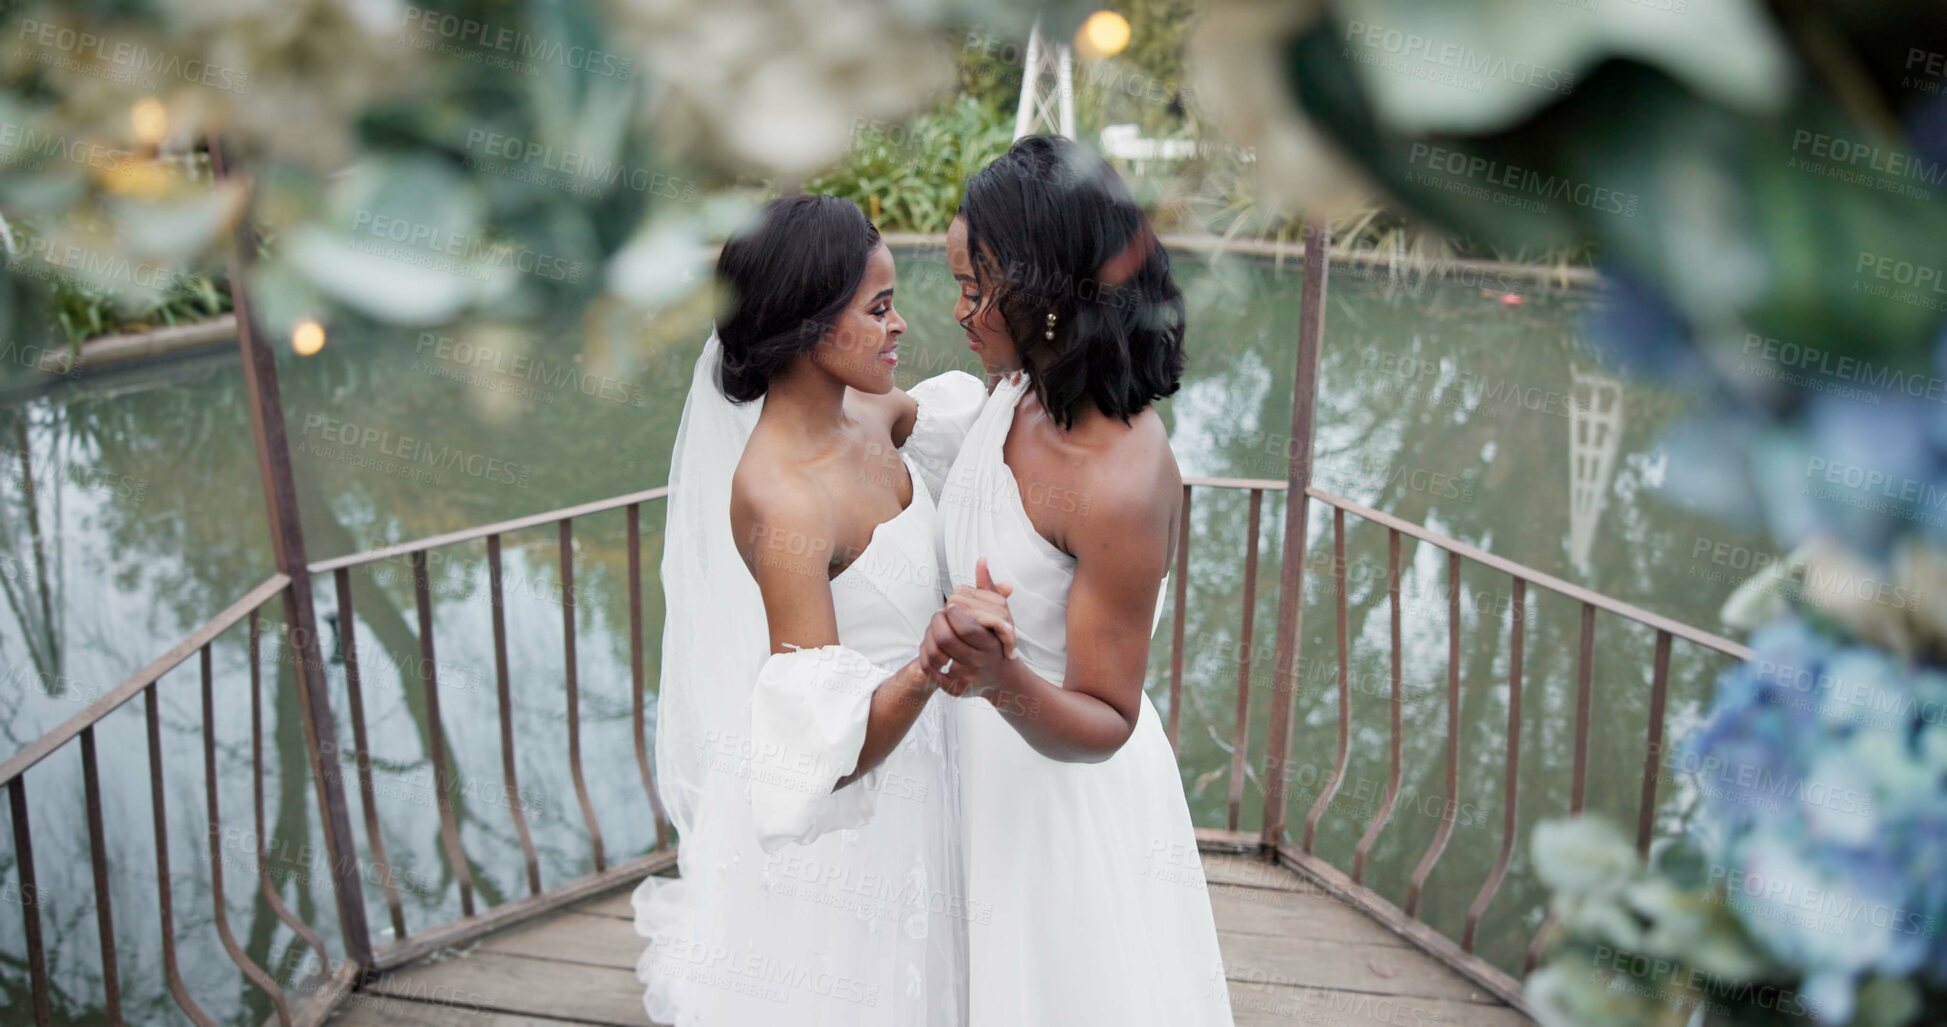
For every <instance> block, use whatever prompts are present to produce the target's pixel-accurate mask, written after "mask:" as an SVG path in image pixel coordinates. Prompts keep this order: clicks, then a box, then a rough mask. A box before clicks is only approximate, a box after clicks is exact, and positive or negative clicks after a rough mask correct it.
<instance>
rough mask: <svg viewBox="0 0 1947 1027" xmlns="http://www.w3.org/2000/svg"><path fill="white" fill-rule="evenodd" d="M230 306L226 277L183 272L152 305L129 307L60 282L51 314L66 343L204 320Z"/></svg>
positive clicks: (81, 287)
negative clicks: (185, 273)
mask: <svg viewBox="0 0 1947 1027" xmlns="http://www.w3.org/2000/svg"><path fill="white" fill-rule="evenodd" d="M229 310H230V289H229V284H228V282H227V280H226V279H225V278H224V277H222V276H211V275H200V274H196V275H184V276H182V277H180V278H178V279H177V280H176V282H175V283H174V284H173V285H171V286H170V287H169V288H168V289H166V290H164V292H163V293H162V295H161V297H160V298H158V299H157V300H156V301H155V302H154V303H150V304H146V305H143V306H140V307H137V308H135V309H133V310H131V309H127V308H125V307H124V306H123V305H122V304H120V303H118V302H117V301H116V298H115V297H114V296H112V295H110V294H108V293H105V292H101V291H99V290H95V289H89V288H87V287H86V286H82V285H78V284H74V283H70V282H62V283H60V284H58V285H56V286H55V287H54V294H53V301H52V313H53V317H54V321H55V323H56V324H58V325H59V326H60V329H61V334H62V335H63V336H64V337H65V338H66V339H67V341H68V345H70V346H78V345H80V344H81V342H82V341H83V340H86V339H92V338H95V337H96V336H101V335H117V334H121V333H124V332H139V331H146V330H148V329H152V328H161V327H167V326H172V325H181V324H193V323H195V322H197V321H205V320H208V319H209V318H212V317H216V316H217V315H219V314H223V313H227V312H228V311H229Z"/></svg>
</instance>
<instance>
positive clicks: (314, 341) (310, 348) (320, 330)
mask: <svg viewBox="0 0 1947 1027" xmlns="http://www.w3.org/2000/svg"><path fill="white" fill-rule="evenodd" d="M324 344H325V330H324V325H321V324H319V323H318V322H316V321H312V320H309V319H306V320H303V321H299V322H298V323H297V327H296V328H293V329H291V349H292V350H293V351H295V352H296V353H297V355H298V356H300V357H309V356H315V355H317V352H318V351H319V350H321V349H324Z"/></svg>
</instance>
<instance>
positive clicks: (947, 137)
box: [805, 95, 1014, 232]
mask: <svg viewBox="0 0 1947 1027" xmlns="http://www.w3.org/2000/svg"><path fill="white" fill-rule="evenodd" d="M1013 135H1014V124H1013V117H1012V116H1011V115H1007V114H1004V113H1003V112H1001V111H1000V110H998V109H996V108H994V107H993V106H991V105H989V104H986V103H983V102H981V100H980V99H979V98H978V97H975V96H969V95H961V96H957V97H954V98H953V99H951V100H948V101H946V102H944V103H942V104H940V105H939V106H938V107H936V108H934V109H933V110H931V111H928V112H927V113H925V114H922V115H920V116H919V117H916V118H914V119H912V120H911V121H909V122H907V123H905V124H903V125H897V124H890V125H881V124H877V123H870V124H865V125H863V126H862V127H861V128H860V129H859V130H858V131H857V132H855V133H854V136H853V144H852V148H851V150H849V151H848V152H847V153H846V156H845V160H844V162H843V163H842V164H840V165H839V166H838V167H836V168H833V169H832V170H830V171H827V172H825V173H824V174H822V175H819V176H818V177H817V178H814V179H812V180H811V181H809V182H807V183H805V190H806V191H807V192H814V193H830V194H832V195H834V196H843V197H845V198H847V199H849V200H851V201H853V202H854V203H857V204H858V205H859V206H860V207H862V208H864V210H865V211H866V213H867V214H869V215H871V216H872V218H873V220H874V222H875V223H876V224H878V226H879V227H880V228H881V229H883V230H886V231H903V232H943V231H946V227H947V225H948V224H949V223H951V222H952V220H953V214H954V212H955V211H956V210H959V209H960V194H961V191H962V190H963V189H964V188H965V187H966V183H967V177H968V176H969V175H972V174H973V173H974V172H975V171H978V170H979V169H980V168H981V166H982V165H985V164H986V163H987V162H988V161H991V160H993V159H994V158H995V157H998V156H1000V155H1001V154H1002V153H1004V152H1006V150H1007V147H1008V145H1009V144H1010V143H1011V142H1012V141H1013Z"/></svg>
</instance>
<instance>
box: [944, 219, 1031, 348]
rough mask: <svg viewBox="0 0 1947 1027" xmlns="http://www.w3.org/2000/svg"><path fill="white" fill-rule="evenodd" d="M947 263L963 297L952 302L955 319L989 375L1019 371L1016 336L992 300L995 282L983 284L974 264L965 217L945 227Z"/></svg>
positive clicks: (948, 269) (969, 346)
mask: <svg viewBox="0 0 1947 1027" xmlns="http://www.w3.org/2000/svg"><path fill="white" fill-rule="evenodd" d="M946 266H947V271H948V272H950V273H951V274H952V275H953V281H954V282H955V283H956V284H957V285H959V287H960V296H959V298H958V299H957V300H955V301H954V303H953V319H954V320H955V321H958V322H960V327H962V328H964V329H966V331H967V348H968V349H970V350H973V351H974V352H975V353H977V354H979V355H980V364H981V366H982V367H983V368H985V369H986V370H987V373H988V374H989V375H997V374H1007V373H1009V372H1013V371H1018V370H1020V369H1021V356H1020V352H1019V351H1018V349H1017V348H1016V347H1015V345H1014V337H1013V336H1011V335H1009V334H1008V332H1007V321H1006V319H1005V318H1003V317H1002V316H1001V311H1000V307H999V306H997V305H996V304H994V303H993V302H992V299H993V297H992V296H991V295H990V290H991V286H992V284H993V283H991V282H989V283H984V284H983V282H982V281H981V275H980V274H979V273H978V272H977V271H976V269H975V267H974V259H973V250H972V248H971V246H970V245H969V243H968V233H967V219H966V218H965V217H956V218H954V219H953V224H952V225H950V226H948V228H947V230H946Z"/></svg>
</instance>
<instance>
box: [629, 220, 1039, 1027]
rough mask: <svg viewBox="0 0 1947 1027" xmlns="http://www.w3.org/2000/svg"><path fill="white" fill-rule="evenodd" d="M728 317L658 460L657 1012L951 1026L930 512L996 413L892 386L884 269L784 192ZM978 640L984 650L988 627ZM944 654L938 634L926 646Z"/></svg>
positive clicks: (735, 261)
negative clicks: (661, 471) (664, 872)
mask: <svg viewBox="0 0 1947 1027" xmlns="http://www.w3.org/2000/svg"><path fill="white" fill-rule="evenodd" d="M716 278H717V283H718V285H719V286H720V287H721V288H722V290H723V291H724V293H725V296H724V302H725V304H726V310H725V311H724V312H723V314H722V316H720V317H719V319H718V324H717V331H716V333H715V334H713V335H712V336H711V338H710V340H709V342H708V343H707V344H706V345H705V346H704V349H703V354H702V356H701V357H699V358H698V360H697V363H696V370H695V373H694V375H693V377H692V380H691V383H690V392H689V397H688V399H687V400H686V401H685V403H684V406H683V417H682V423H681V427H680V428H679V429H678V432H677V441H676V451H675V455H674V458H673V460H672V462H671V470H670V495H669V519H668V524H667V528H666V536H665V537H666V543H665V555H664V558H663V569H662V573H663V585H664V589H665V592H666V596H667V600H668V603H667V605H668V614H667V620H666V624H665V628H664V635H663V668H662V681H661V696H660V700H659V714H658V721H657V726H656V769H657V773H658V775H659V779H660V780H659V790H660V791H661V793H662V795H663V798H664V801H665V804H666V806H667V808H668V811H669V814H670V818H671V820H672V821H673V822H674V824H675V826H676V829H677V831H678V833H679V835H680V837H681V849H680V856H679V858H678V867H679V870H680V874H681V876H680V879H663V878H653V877H652V878H650V879H648V880H646V881H644V882H643V883H642V885H641V886H640V887H639V888H638V889H637V890H636V893H635V896H634V905H635V911H636V917H635V922H636V930H637V931H638V933H640V934H642V935H643V936H644V937H646V938H648V939H649V944H648V946H647V948H646V950H645V951H644V953H643V954H642V957H641V958H640V960H639V961H638V962H637V966H636V974H637V977H638V978H639V979H640V980H642V982H643V984H644V986H645V989H646V991H645V997H644V1006H645V1009H646V1010H647V1012H648V1014H649V1016H650V1017H651V1018H652V1019H654V1020H656V1021H658V1022H662V1023H670V1024H675V1025H678V1027H689V1025H744V1024H786V1025H800V1024H833V1025H837V1024H844V1025H848V1027H849V1025H856V1024H865V1025H874V1024H883V1025H887V1027H892V1025H929V1027H957V1025H960V1024H962V1023H964V1022H965V1016H966V1005H967V979H966V967H967V952H966V946H967V931H968V924H969V922H970V921H972V922H975V923H977V922H978V921H979V919H980V915H981V914H980V911H979V910H978V909H970V908H968V906H967V903H966V902H965V900H964V898H963V895H964V891H963V886H962V882H963V880H964V871H963V868H962V866H961V862H960V831H961V825H960V817H959V787H958V781H957V778H956V775H957V770H956V766H955V762H954V751H953V750H954V741H955V737H956V732H955V731H954V729H953V727H952V724H951V723H950V721H949V720H948V717H950V716H951V713H952V711H951V710H950V708H949V706H950V704H949V701H948V700H946V699H944V698H941V699H939V700H938V701H933V693H934V692H935V691H937V690H938V687H939V684H938V682H939V680H941V678H940V676H939V675H936V674H935V673H934V672H932V671H929V669H928V667H929V665H928V664H926V663H923V662H922V660H921V659H920V652H921V649H922V643H924V644H925V647H926V651H927V653H928V654H929V655H930V656H931V657H932V658H933V659H934V661H935V663H934V664H932V666H938V665H940V664H941V663H943V662H944V657H943V656H942V655H941V654H942V653H950V652H952V651H960V652H963V653H964V652H965V650H964V649H956V648H955V647H956V646H957V645H958V643H957V642H954V641H950V639H952V638H953V637H954V636H953V628H954V627H957V628H958V630H960V631H961V632H963V633H964V632H968V631H987V632H992V633H993V635H995V636H1000V637H1004V638H1006V639H1007V640H1008V642H1009V643H1010V644H1011V634H1010V631H1011V627H1010V626H1009V625H1008V624H1006V622H1005V617H1004V615H1002V616H998V617H996V616H992V615H985V614H983V615H981V616H983V617H984V618H985V619H983V620H981V621H980V622H979V624H978V625H977V626H976V625H975V624H974V623H973V622H972V621H971V620H970V619H969V615H968V614H966V613H964V612H963V613H959V614H955V615H954V617H955V618H956V620H955V621H954V622H953V624H952V625H949V623H948V622H947V620H946V618H945V617H944V615H943V614H942V604H941V592H942V589H941V584H940V573H939V568H938V565H937V560H936V557H935V550H936V531H935V524H934V518H935V514H936V511H935V506H934V503H935V500H936V498H937V495H938V491H939V488H940V482H941V480H942V479H943V477H944V475H945V472H946V470H947V467H948V466H949V464H950V463H951V460H952V457H953V455H954V453H955V452H956V451H957V449H958V447H959V442H960V439H961V437H962V436H963V435H964V434H965V432H966V429H967V427H968V426H969V425H970V424H971V423H972V419H973V417H974V416H975V414H976V413H977V412H978V409H979V407H980V404H981V403H982V401H983V400H984V399H985V389H984V387H983V386H982V384H981V383H980V382H979V381H977V380H976V379H974V378H973V377H972V376H970V375H967V374H964V373H960V372H952V373H949V374H946V375H941V376H939V377H937V378H933V379H930V380H928V381H926V382H922V383H920V385H918V386H916V387H915V388H914V389H913V390H912V393H911V394H910V395H908V394H907V393H904V392H901V391H900V390H898V389H897V388H895V387H894V383H893V370H894V368H895V366H896V365H897V362H898V342H899V336H900V334H901V333H903V332H904V331H905V327H906V326H905V322H904V321H902V320H901V319H900V317H899V315H898V313H897V312H896V311H895V310H894V309H893V302H892V301H893V292H894V268H893V261H892V256H891V253H890V251H889V250H887V248H886V247H885V245H884V244H883V243H882V242H881V241H880V239H879V235H878V232H877V230H876V229H875V228H874V227H873V226H872V224H871V223H870V222H869V221H868V220H867V219H866V218H865V216H864V215H863V214H862V213H861V212H860V211H859V209H858V208H857V207H856V206H854V205H853V204H851V203H849V202H847V201H844V200H840V199H836V198H833V197H827V196H793V197H787V198H784V199H780V200H777V201H774V202H772V203H771V204H769V205H767V206H766V207H765V208H764V210H763V212H762V215H761V217H760V218H759V220H758V223H757V224H756V225H755V226H754V227H752V228H750V229H748V230H747V231H744V232H741V233H739V234H737V235H736V236H733V237H732V238H731V239H730V240H729V241H728V242H727V243H726V244H725V245H724V248H723V253H722V255H721V257H720V258H719V260H718V263H717V268H716ZM990 637H993V636H990ZM942 641H944V645H942Z"/></svg>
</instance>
